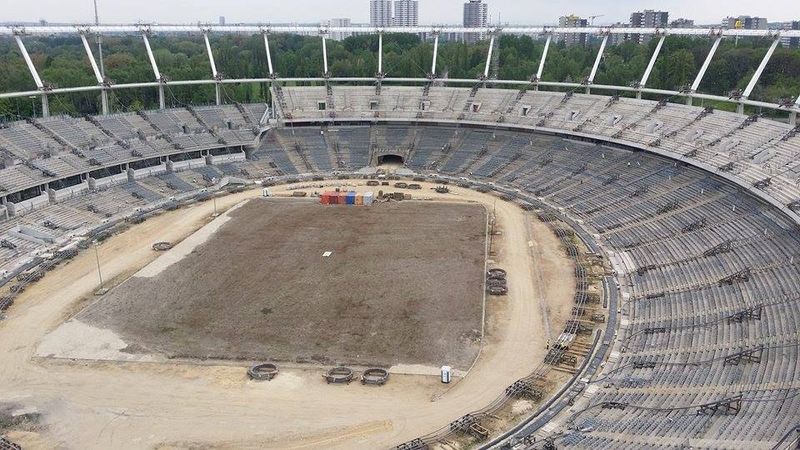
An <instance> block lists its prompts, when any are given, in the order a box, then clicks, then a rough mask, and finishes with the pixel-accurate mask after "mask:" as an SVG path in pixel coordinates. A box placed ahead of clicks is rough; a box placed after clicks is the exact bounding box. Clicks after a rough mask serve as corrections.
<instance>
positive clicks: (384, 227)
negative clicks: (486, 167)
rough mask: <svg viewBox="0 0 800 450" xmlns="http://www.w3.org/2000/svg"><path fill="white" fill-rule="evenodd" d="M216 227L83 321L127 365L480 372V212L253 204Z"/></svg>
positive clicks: (459, 207)
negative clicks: (131, 358)
mask: <svg viewBox="0 0 800 450" xmlns="http://www.w3.org/2000/svg"><path fill="white" fill-rule="evenodd" d="M220 219H222V220H223V222H224V223H223V224H222V225H221V226H220V227H219V229H217V230H216V231H215V232H213V233H212V234H210V235H209V236H208V237H207V238H206V241H205V242H203V243H201V244H200V245H198V246H196V247H195V248H194V249H193V250H191V251H190V252H188V254H186V255H179V258H180V259H179V260H177V261H174V262H173V263H172V264H171V265H169V264H167V265H162V266H159V265H158V264H155V263H154V264H155V266H156V268H155V269H154V268H153V265H151V266H148V267H146V268H145V269H143V270H142V271H140V272H139V273H137V274H136V275H134V276H133V277H131V278H130V279H129V280H127V281H126V282H124V283H123V284H121V285H120V286H118V287H117V288H115V289H114V290H113V291H111V292H110V293H109V294H107V295H106V296H105V297H104V298H102V299H101V300H100V301H97V302H95V303H94V304H92V305H91V306H89V307H88V308H87V309H85V310H84V311H82V312H81V313H80V314H79V315H78V316H77V319H78V320H79V321H81V322H83V323H86V324H89V325H91V326H94V327H97V328H103V329H110V330H112V331H113V332H114V333H116V335H117V336H119V338H121V339H122V340H123V341H124V342H125V343H126V344H127V348H125V349H124V350H123V352H128V353H144V354H149V353H156V354H162V355H166V356H167V357H170V358H173V357H179V358H213V359H245V360H263V359H273V360H277V361H294V362H315V363H324V364H331V363H346V364H358V365H384V366H389V365H394V364H422V365H430V366H438V365H442V364H449V365H452V366H455V367H459V368H462V369H466V368H468V367H469V366H470V364H471V363H472V361H473V360H474V359H475V357H476V355H477V352H478V343H477V342H476V341H477V338H478V337H479V330H480V329H481V309H482V298H483V292H482V289H483V269H484V259H485V224H486V211H485V208H484V206H482V205H477V204H458V203H433V202H401V203H387V204H376V205H374V206H372V207H352V206H351V207H347V206H328V207H326V206H322V205H319V204H317V203H316V202H314V201H310V200H291V199H254V200H251V201H249V202H248V203H246V204H244V205H242V206H241V207H239V208H237V209H235V210H234V211H231V212H230V213H229V215H228V217H223V218H220ZM225 220H227V222H225ZM212 225H213V223H212ZM174 251H178V253H179V254H180V249H178V248H176V249H174ZM324 252H332V253H331V255H330V256H329V257H325V256H323V253H324ZM161 258H166V259H167V260H169V259H172V260H174V259H175V258H176V256H175V255H174V254H173V255H171V254H170V253H167V254H165V255H163V256H162V257H161ZM156 263H158V260H157V261H156Z"/></svg>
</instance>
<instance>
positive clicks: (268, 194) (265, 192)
mask: <svg viewBox="0 0 800 450" xmlns="http://www.w3.org/2000/svg"><path fill="white" fill-rule="evenodd" d="M261 195H262V196H263V197H269V196H270V193H269V188H264V189H262V190H261Z"/></svg>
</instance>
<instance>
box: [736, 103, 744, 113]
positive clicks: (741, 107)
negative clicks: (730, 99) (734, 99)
mask: <svg viewBox="0 0 800 450" xmlns="http://www.w3.org/2000/svg"><path fill="white" fill-rule="evenodd" d="M736 112H737V113H739V114H744V103H739V104H738V105H736Z"/></svg>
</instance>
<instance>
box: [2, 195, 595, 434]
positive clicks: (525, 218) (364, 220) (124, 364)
mask: <svg viewBox="0 0 800 450" xmlns="http://www.w3.org/2000/svg"><path fill="white" fill-rule="evenodd" d="M436 187H437V186H436V185H435V184H431V183H423V184H422V186H421V189H418V190H416V191H413V194H412V195H413V200H411V201H408V200H405V199H406V198H408V192H407V191H406V194H403V195H384V196H382V197H381V199H382V200H380V201H377V199H376V204H374V205H372V206H370V207H362V208H359V207H348V206H326V205H322V204H319V203H318V202H319V200H318V199H317V198H316V196H317V195H319V193H321V192H325V191H330V190H333V189H340V190H343V191H344V190H347V191H357V192H361V193H363V192H366V191H369V190H372V189H373V188H372V187H371V186H370V185H368V184H367V183H366V182H364V181H356V180H351V181H321V182H309V183H295V184H292V185H282V186H272V187H270V191H271V195H272V196H274V197H276V198H263V197H262V192H261V191H262V190H261V189H256V190H249V191H245V192H241V193H235V194H231V195H228V196H224V197H220V198H218V199H217V200H216V204H215V205H214V206H213V207H212V204H211V202H205V203H198V204H195V205H190V206H188V207H186V208H181V209H178V210H175V211H170V212H166V213H164V214H162V215H158V216H155V217H152V218H149V219H148V220H147V221H146V222H144V223H141V224H137V225H134V226H132V227H130V228H127V229H123V230H120V232H119V233H118V234H114V235H113V236H111V237H109V238H108V239H107V240H106V241H105V242H103V244H102V245H100V246H99V247H97V251H98V252H97V254H96V255H94V254H93V252H83V253H81V254H80V255H78V256H77V257H76V258H74V259H73V260H71V261H70V262H69V263H67V264H66V265H64V266H62V267H58V268H56V269H54V270H53V271H52V272H51V273H50V274H49V275H48V276H47V277H45V278H44V279H42V280H41V281H39V282H38V283H36V284H35V285H33V286H32V287H30V288H29V289H28V290H26V292H25V293H23V294H22V295H21V296H20V297H19V300H18V302H17V303H16V308H17V309H15V311H16V313H15V317H14V320H10V321H6V322H5V323H4V327H3V328H1V329H0V338H1V339H0V353H2V354H3V355H4V359H5V360H8V361H13V364H12V365H10V366H9V367H12V368H13V369H12V370H9V371H6V372H4V373H3V374H0V383H2V385H3V386H4V387H5V388H4V392H5V395H4V396H3V399H4V400H3V403H2V405H3V407H5V408H7V409H8V410H9V411H13V414H14V416H15V417H24V418H26V422H24V423H23V424H20V425H17V426H12V427H10V428H8V429H6V430H5V432H6V435H7V436H9V437H11V438H12V439H13V440H14V441H15V442H19V443H21V444H22V445H23V446H24V447H25V448H28V447H33V448H37V447H53V446H59V445H64V444H74V443H77V442H86V441H89V440H91V441H92V442H96V443H99V444H98V446H96V447H94V448H101V447H103V448H108V447H109V446H111V447H114V446H121V445H123V443H124V445H125V446H128V447H135V448H197V447H208V446H212V447H215V448H342V449H344V448H347V449H352V448H364V449H367V448H369V449H373V448H388V447H392V446H395V445H397V443H398V442H406V441H412V440H413V439H414V438H416V437H417V436H419V435H420V432H421V431H422V432H425V430H428V431H430V432H434V431H435V430H437V429H440V428H442V427H445V428H448V427H450V428H449V429H450V430H451V431H450V432H449V433H448V434H450V436H448V437H446V438H444V439H445V440H446V441H447V442H450V445H451V448H453V447H452V446H455V448H462V447H464V446H469V445H470V443H471V442H475V439H478V440H482V439H485V438H486V436H487V434H488V433H497V431H498V430H502V429H504V428H507V427H508V426H510V425H511V424H513V423H516V422H517V421H519V420H520V419H521V418H522V417H525V416H526V415H528V414H530V413H531V411H532V410H534V409H536V408H538V407H539V406H540V405H543V404H544V402H545V401H546V400H547V398H548V396H550V395H552V394H553V393H554V392H555V391H556V390H557V388H558V386H559V385H561V384H562V383H564V382H565V381H566V380H568V379H569V378H570V376H572V374H573V373H575V372H576V370H577V367H576V366H575V359H574V358H573V356H574V355H578V357H579V358H580V359H578V360H577V361H578V364H580V360H581V359H582V357H583V356H582V355H581V353H582V350H581V349H582V348H583V347H584V346H585V345H586V344H585V343H586V342H590V341H591V337H590V336H586V337H584V336H583V335H581V334H578V335H577V339H576V341H574V342H572V343H571V349H561V348H557V346H556V345H555V343H556V342H558V340H559V335H560V333H562V330H564V329H565V326H567V327H574V325H575V324H572V325H570V323H569V321H570V317H575V310H574V305H575V303H574V301H575V299H574V296H575V293H576V288H580V289H581V290H584V291H588V292H591V291H595V292H596V289H597V287H596V286H595V284H594V283H593V282H592V283H588V285H587V284H586V283H587V280H586V279H582V280H579V279H577V278H576V274H579V272H576V267H577V266H576V265H575V262H574V261H573V259H572V258H571V257H570V256H569V255H570V254H571V253H572V251H571V250H570V249H573V250H574V246H573V245H572V242H577V240H576V239H575V238H574V237H572V236H567V235H563V233H561V232H556V231H557V230H558V229H559V228H553V224H552V223H548V222H547V220H549V219H548V218H547V217H538V216H537V215H536V214H535V213H532V212H526V211H525V210H524V209H522V208H520V206H519V205H517V204H515V203H512V202H508V201H503V200H501V199H498V198H497V197H496V196H493V195H489V194H485V193H480V192H476V191H474V190H471V189H465V188H461V187H457V186H450V187H449V189H443V190H442V192H437V189H435V188H436ZM393 188H394V187H390V188H389V189H393ZM383 189H386V188H385V187H383ZM399 191H404V190H403V189H399ZM301 192H302V193H303V194H302V195H305V196H306V197H308V198H306V199H298V198H296V197H298V196H300V194H298V193H301ZM394 198H396V199H400V198H403V199H404V200H403V201H400V200H397V201H395V200H391V201H390V200H389V199H394ZM215 211H218V212H220V213H221V214H220V215H219V216H216V217H215V214H212V213H214V212H215ZM312 216H313V217H312ZM487 230H488V236H487ZM559 233H560V234H562V235H559ZM235 240H238V241H235ZM234 242H237V243H236V245H234ZM155 243H160V244H164V243H169V245H163V246H162V245H156V246H154V244H155ZM157 250H166V251H157ZM581 252H583V250H581ZM275 253H280V254H281V255H282V258H281V259H277V258H273V257H272V256H273V255H274V254H275ZM326 255H327V256H326ZM97 261H100V265H101V268H102V271H103V276H104V279H105V288H106V289H109V290H108V292H107V293H105V294H104V295H99V296H98V295H94V294H96V293H97V288H98V283H97V281H98V273H97ZM454 261H458V264H455V263H454ZM456 266H457V267H456ZM494 268H502V269H503V272H504V277H505V278H507V284H505V285H504V287H505V288H506V289H505V295H502V296H494V295H484V290H483V287H484V283H487V284H488V280H487V276H486V274H487V272H486V271H485V269H494ZM490 273H495V272H490ZM420 274H424V280H425V281H424V282H421V281H420V280H417V278H416V277H420V276H423V275H420ZM580 274H583V275H586V274H585V273H584V272H580ZM589 274H591V273H590V272H589ZM244 275H247V276H244ZM583 275H582V276H583ZM343 278H347V279H343ZM167 292H168V293H171V294H178V295H174V296H170V295H166V294H165V293H167ZM224 293H225V294H224ZM304 299H305V300H306V302H304V301H303V300H304ZM324 299H327V302H328V304H326V303H324V302H323V300H324ZM422 299H427V300H426V301H422ZM376 309H377V311H375V310H376ZM287 311H289V312H287ZM399 317H402V320H400V319H399ZM120 318H124V319H125V320H119V319H120ZM198 318H199V319H198ZM202 330H204V331H202ZM259 342H261V343H262V344H259ZM259 345H263V349H262V348H260V347H259ZM554 350H555V352H554ZM281 352H283V353H281ZM445 354H446V356H442V355H445ZM306 358H308V359H306ZM459 358H460V359H459ZM442 359H445V360H446V364H448V365H451V366H453V368H454V373H453V382H452V383H450V384H443V383H441V382H440V379H439V367H438V366H439V365H441V364H445V362H442ZM253 360H256V361H261V360H272V361H275V364H273V365H272V367H274V368H275V371H274V374H275V375H274V376H271V377H269V378H271V381H253V380H250V379H248V376H247V372H248V371H247V370H246V368H247V366H248V365H250V364H252V362H253ZM298 361H299V363H298ZM542 361H545V363H542ZM548 361H549V362H548ZM10 364H11V363H10ZM339 364H347V365H350V366H351V367H352V368H353V369H354V371H355V372H356V375H358V374H365V375H366V374H367V372H369V371H370V370H374V369H369V370H367V369H365V368H366V367H369V365H371V366H377V365H381V366H383V367H386V370H387V371H386V373H387V374H388V375H390V376H391V378H388V381H387V379H386V378H384V381H385V384H384V383H381V385H379V386H369V385H361V384H362V383H356V384H355V385H350V386H346V385H345V386H334V385H331V384H329V382H326V380H325V378H324V377H321V376H320V375H325V374H326V373H327V374H330V373H334V372H336V371H332V370H331V368H332V367H339V366H338V365H339ZM262 366H263V365H262ZM342 372H347V370H344V369H342V370H341V371H339V373H342ZM23 374H24V376H23ZM269 378H268V379H269ZM513 387H516V390H514V391H513V392H509V389H510V388H513ZM108 402H113V404H114V405H117V406H115V407H114V408H112V409H108V408H106V407H105V406H104V405H106V404H108ZM23 405H24V407H23ZM254 405H269V408H266V409H265V408H261V407H254ZM487 405H488V406H487ZM210 408H211V409H214V411H215V413H214V414H213V415H207V414H204V413H203V411H208V410H209V409H210ZM410 411H414V414H411V415H410V414H409V412H410ZM476 411H479V414H477V415H475V414H474V412H476ZM20 414H22V415H21V416H20ZM221 421H222V422H221ZM212 422H213V424H212ZM220 423H224V424H225V426H222V427H221V426H219V424H220ZM206 425H208V426H206ZM453 427H455V428H453ZM256 429H257V430H260V431H257V432H254V431H253V430H256ZM244 436H246V437H244Z"/></svg>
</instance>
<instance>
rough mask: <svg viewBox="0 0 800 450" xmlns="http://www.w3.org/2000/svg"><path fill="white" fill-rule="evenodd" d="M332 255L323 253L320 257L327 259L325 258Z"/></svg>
mask: <svg viewBox="0 0 800 450" xmlns="http://www.w3.org/2000/svg"><path fill="white" fill-rule="evenodd" d="M332 254H333V252H325V253H323V254H322V257H323V258H327V257H329V256H331V255H332Z"/></svg>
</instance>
